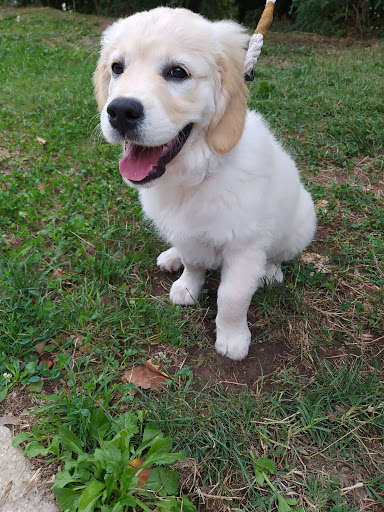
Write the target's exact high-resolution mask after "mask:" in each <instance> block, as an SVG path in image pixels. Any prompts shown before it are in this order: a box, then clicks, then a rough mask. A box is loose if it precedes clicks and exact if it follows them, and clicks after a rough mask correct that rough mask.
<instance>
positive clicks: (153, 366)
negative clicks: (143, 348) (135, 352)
mask: <svg viewBox="0 0 384 512" xmlns="http://www.w3.org/2000/svg"><path fill="white" fill-rule="evenodd" d="M141 362H142V363H143V364H144V365H145V366H146V367H147V368H149V369H150V370H152V371H153V372H155V373H158V374H159V375H163V376H164V377H165V378H167V377H168V375H167V374H166V373H164V372H162V371H161V370H159V368H160V366H159V365H158V364H155V363H152V359H148V360H147V361H144V360H143V359H142V360H141Z"/></svg>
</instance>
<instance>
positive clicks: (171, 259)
mask: <svg viewBox="0 0 384 512" xmlns="http://www.w3.org/2000/svg"><path fill="white" fill-rule="evenodd" d="M182 265H183V264H182V262H181V258H180V255H179V252H178V250H177V249H175V247H171V248H170V249H168V250H167V251H164V252H162V253H161V254H160V255H159V256H158V257H157V266H158V267H160V269H161V270H165V271H166V272H177V270H179V269H180V268H181V267H182Z"/></svg>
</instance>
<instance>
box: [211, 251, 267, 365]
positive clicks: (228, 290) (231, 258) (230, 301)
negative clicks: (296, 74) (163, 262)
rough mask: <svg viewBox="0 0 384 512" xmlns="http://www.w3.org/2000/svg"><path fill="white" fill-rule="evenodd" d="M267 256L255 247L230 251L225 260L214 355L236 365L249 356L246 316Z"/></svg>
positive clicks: (263, 270) (218, 303) (263, 271)
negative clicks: (236, 362) (227, 358)
mask: <svg viewBox="0 0 384 512" xmlns="http://www.w3.org/2000/svg"><path fill="white" fill-rule="evenodd" d="M265 266H266V256H265V253H264V252H263V251H260V250H259V249H257V248H255V247H250V248H248V249H246V250H244V249H243V250H241V251H231V254H227V255H226V257H225V260H224V265H223V269H222V274H221V283H220V286H219V290H218V294H217V317H216V344H215V348H216V350H217V352H218V353H219V354H221V355H223V356H227V357H229V358H230V359H233V360H235V361H240V360H241V359H244V357H246V355H247V354H248V348H249V344H250V342H251V332H250V330H249V329H248V322H247V312H248V307H249V304H250V302H251V299H252V295H253V294H254V293H255V291H256V290H257V288H258V287H259V286H260V285H261V283H262V279H263V277H264V275H265Z"/></svg>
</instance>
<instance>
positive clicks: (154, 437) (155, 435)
mask: <svg viewBox="0 0 384 512" xmlns="http://www.w3.org/2000/svg"><path fill="white" fill-rule="evenodd" d="M163 438H164V436H163V433H162V432H161V430H160V429H159V428H158V427H156V426H155V425H147V426H146V427H145V429H144V432H143V441H142V443H141V445H140V446H139V447H138V448H137V450H136V454H137V456H138V457H140V455H141V454H142V452H143V451H144V450H145V449H147V448H149V447H151V446H152V445H153V444H154V443H155V442H156V441H159V440H160V439H163Z"/></svg>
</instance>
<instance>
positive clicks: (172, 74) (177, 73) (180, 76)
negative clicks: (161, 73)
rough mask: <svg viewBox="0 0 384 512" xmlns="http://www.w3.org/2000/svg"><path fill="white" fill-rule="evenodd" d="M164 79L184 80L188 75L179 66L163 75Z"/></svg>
mask: <svg viewBox="0 0 384 512" xmlns="http://www.w3.org/2000/svg"><path fill="white" fill-rule="evenodd" d="M165 78H166V79H168V80H185V79H186V78H189V75H188V73H187V72H186V71H185V69H184V68H182V67H181V66H174V67H173V68H171V69H169V70H168V71H167V72H166V73H165Z"/></svg>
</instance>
